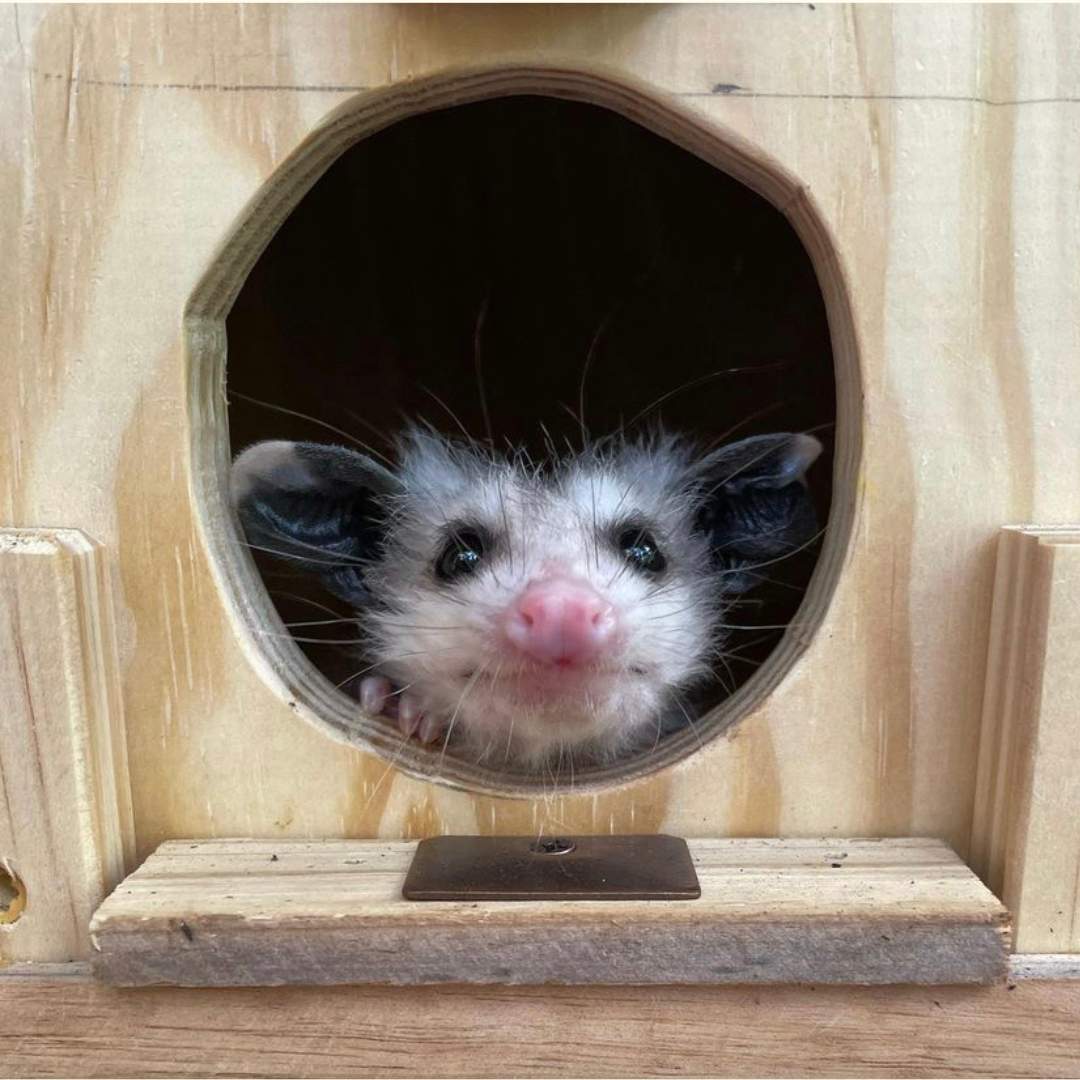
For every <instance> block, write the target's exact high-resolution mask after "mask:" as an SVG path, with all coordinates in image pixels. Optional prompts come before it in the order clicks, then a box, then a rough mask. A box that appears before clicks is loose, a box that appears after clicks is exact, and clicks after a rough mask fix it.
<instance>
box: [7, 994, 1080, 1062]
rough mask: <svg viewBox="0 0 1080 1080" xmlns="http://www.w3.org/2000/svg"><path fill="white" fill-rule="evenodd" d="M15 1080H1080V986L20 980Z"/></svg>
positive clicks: (10, 1057) (12, 1021) (15, 997)
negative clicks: (235, 984)
mask: <svg viewBox="0 0 1080 1080" xmlns="http://www.w3.org/2000/svg"><path fill="white" fill-rule="evenodd" d="M0 1044H2V1045H3V1048H4V1051H3V1065H4V1072H5V1075H7V1076H13V1077H24V1076H25V1077H31V1076H33V1077H50V1076H71V1077H84V1076H135V1077H145V1076H176V1077H183V1076H269V1077H278V1076H280V1077H296V1076H302V1077H303V1076H311V1077H328V1076H335V1077H336V1076H363V1077H366V1076H372V1077H385V1076H395V1075H401V1076H422V1077H428V1076H431V1077H461V1076H477V1077H489V1076H490V1077H519V1076H520V1077H549V1076H550V1077H582V1076H588V1077H592V1076H596V1077H607V1076H611V1077H625V1076H635V1077H637V1076H641V1077H646V1076H648V1077H651V1076H671V1075H679V1076H724V1077H740V1076H746V1077H773V1076H776V1077H781V1076H798V1077H817V1076H822V1077H839V1076H844V1077H847V1076H850V1077H905V1078H908V1077H955V1076H965V1077H976V1076H977V1077H1001V1076H1014V1077H1029V1076H1030V1077H1075V1076H1076V1075H1077V1072H1078V1071H1080V983H1075V982H1073V983H1049V982H1022V983H1019V984H1015V983H1010V984H1008V985H1007V986H1006V985H1002V986H994V987H951V986H940V987H908V986H888V987H870V988H866V987H830V986H799V987H727V986H713V987H688V986H670V987H665V988H663V989H658V988H657V987H647V986H638V987H632V986H626V987H603V986H592V987H562V988H558V989H553V988H550V987H482V988H481V987H410V988H405V987H386V986H377V987H337V988H332V989H331V988H325V987H282V988H278V989H269V990H253V989H237V990H205V989H191V990H179V989H144V990H115V989H112V988H110V987H104V986H92V985H71V984H66V985H65V984H60V985H56V984H54V985H49V984H44V985H27V984H22V985H13V984H12V985H5V984H4V982H3V980H2V978H0Z"/></svg>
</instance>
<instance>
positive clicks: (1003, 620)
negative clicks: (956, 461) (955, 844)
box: [971, 526, 1080, 953]
mask: <svg viewBox="0 0 1080 1080" xmlns="http://www.w3.org/2000/svg"><path fill="white" fill-rule="evenodd" d="M991 625H992V629H991V640H990V652H989V658H988V663H987V684H986V693H985V697H984V703H983V732H982V740H981V745H980V755H979V779H978V787H977V790H976V800H975V813H974V823H973V830H972V844H971V858H972V865H973V866H974V867H975V869H976V870H977V871H979V873H980V874H982V875H983V877H984V879H985V880H986V881H987V883H988V884H989V885H990V887H991V888H992V889H993V890H994V891H995V892H996V893H997V894H998V895H1000V896H1001V897H1002V898H1003V900H1004V901H1005V903H1006V904H1007V905H1008V907H1009V909H1010V910H1011V911H1012V913H1013V917H1014V919H1015V935H1016V936H1015V945H1016V949H1017V951H1019V952H1035V953H1038V952H1061V953H1067V952H1080V813H1078V812H1077V807H1078V806H1080V634H1078V632H1077V628H1078V627H1080V527H1077V526H1058V527H1036V526H1022V527H1016V528H1010V529H1005V530H1004V531H1003V533H1002V537H1001V543H1000V549H999V553H998V566H997V576H996V580H995V586H994V608H993V616H992V624H991Z"/></svg>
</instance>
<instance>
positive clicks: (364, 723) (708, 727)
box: [183, 64, 864, 799]
mask: <svg viewBox="0 0 1080 1080" xmlns="http://www.w3.org/2000/svg"><path fill="white" fill-rule="evenodd" d="M517 95H535V96H542V97H555V98H561V99H564V100H570V101H579V102H583V103H586V104H591V105H596V106H600V107H602V108H606V109H609V110H610V111H612V112H614V113H616V114H618V115H620V116H622V117H623V118H624V119H626V120H629V121H630V122H632V123H635V124H638V125H639V126H641V127H642V128H644V129H645V130H647V131H649V132H652V133H653V134H655V135H658V136H660V137H661V138H664V139H667V140H668V141H669V142H671V143H673V144H675V145H676V146H679V147H680V148H681V149H683V150H686V151H687V152H689V153H691V154H693V155H694V156H696V157H698V158H699V159H701V160H702V161H704V162H706V163H707V164H709V165H711V166H712V167H713V168H715V169H718V170H719V171H721V172H724V173H726V174H727V175H729V176H731V177H732V178H733V179H735V180H736V181H738V182H740V183H742V184H744V185H745V186H746V187H748V188H750V189H751V190H752V191H754V192H756V193H757V194H758V195H760V196H761V197H762V198H764V199H765V200H766V201H767V202H769V203H770V204H771V205H772V206H773V207H774V208H776V209H777V210H778V211H779V212H780V213H781V214H782V215H783V216H784V218H785V219H786V220H787V222H788V223H789V224H790V225H791V227H792V228H793V229H794V230H795V233H796V235H797V237H798V238H799V240H800V242H801V243H802V245H803V247H804V249H805V250H806V252H807V255H808V256H809V258H810V261H811V265H812V266H813V269H814V274H815V277H816V279H817V283H818V287H819V288H820V290H821V294H822V299H823V302H824V306H825V312H826V319H827V322H828V328H829V336H830V339H831V344H832V354H833V377H834V379H835V387H836V430H835V449H834V461H833V486H832V501H831V504H830V508H829V519H828V523H827V527H826V530H825V536H824V540H823V543H822V547H821V551H820V554H819V555H818V559H817V563H816V565H815V567H814V571H813V574H812V576H811V580H810V582H809V585H808V587H807V590H806V594H805V596H804V598H803V602H802V604H801V605H800V606H799V608H798V610H797V612H796V618H797V626H796V624H795V623H792V625H790V626H789V627H788V629H787V630H786V631H785V632H784V634H783V636H782V637H781V639H780V641H779V642H778V643H777V645H776V646H775V648H774V649H773V650H772V652H771V653H770V654H769V656H768V658H767V659H766V660H765V662H764V663H763V664H762V665H761V667H760V668H759V669H758V670H757V671H756V672H755V673H754V675H753V676H751V677H750V678H749V679H748V680H747V681H746V682H745V683H744V684H743V685H742V686H741V687H739V688H738V689H737V690H736V691H735V693H734V694H732V695H731V696H730V697H728V698H726V699H725V700H724V701H723V702H721V703H720V704H718V705H717V706H716V707H715V708H713V709H710V710H709V711H708V712H707V713H705V714H704V715H703V716H702V717H700V718H699V719H698V722H697V723H696V724H695V725H694V726H693V727H687V728H685V729H683V730H682V731H679V732H675V733H673V734H671V735H669V736H668V737H667V738H665V739H664V740H663V741H662V743H661V745H660V746H659V747H658V748H657V749H656V750H651V751H648V752H647V753H645V752H642V753H638V754H635V755H633V756H632V757H630V758H627V759H624V760H616V761H614V762H612V763H610V764H604V765H600V766H595V767H591V768H589V769H587V770H586V771H585V772H583V773H581V772H579V773H577V774H576V776H575V777H574V781H573V783H572V785H571V783H569V782H557V783H555V784H554V785H552V783H551V781H550V778H545V777H542V776H540V777H537V776H536V775H535V774H533V773H529V772H517V771H512V770H505V771H504V770H500V771H498V772H496V771H493V770H491V769H490V767H489V766H488V765H485V764H484V763H482V762H470V761H468V760H466V759H463V758H458V757H456V756H454V755H453V754H443V753H441V751H440V750H439V748H436V749H434V750H432V749H429V748H425V747H423V746H420V745H415V746H414V745H412V743H411V742H410V743H409V744H407V745H405V746H402V743H401V737H400V735H399V734H398V733H397V732H396V729H395V728H394V727H393V726H392V725H391V724H389V723H386V722H385V721H383V720H382V719H381V718H375V717H370V716H366V715H365V714H363V713H361V712H360V710H359V708H358V703H357V702H355V701H353V700H352V699H350V698H349V697H348V696H347V695H345V694H344V693H343V692H342V691H339V690H337V689H336V688H334V686H333V685H332V684H331V683H330V681H329V680H328V679H327V678H326V677H325V676H323V675H322V673H321V672H319V671H318V670H317V669H316V668H315V667H314V665H313V664H312V663H311V661H310V660H308V659H307V657H305V656H304V654H303V653H302V652H301V650H300V649H299V647H298V646H297V645H296V643H295V642H294V641H292V638H291V636H290V635H289V634H288V631H287V630H286V628H285V627H284V625H283V623H282V622H281V619H280V617H279V616H278V614H277V611H276V609H275V608H274V605H273V602H272V601H271V599H270V597H269V595H268V593H267V592H266V588H265V585H264V583H263V581H262V578H261V577H260V576H259V574H258V571H257V570H256V568H255V564H254V562H253V560H252V559H251V557H250V554H249V553H248V552H247V550H246V549H245V548H243V547H242V546H241V544H239V543H238V540H239V539H240V538H241V533H240V527H239V523H238V522H237V520H236V517H235V513H234V512H233V510H232V506H231V502H230V499H229V494H228V472H229V465H230V462H231V444H230V441H229V422H228V406H227V397H226V374H227V339H226V331H225V322H226V318H227V316H228V313H229V311H230V310H231V308H232V306H233V304H234V302H235V301H236V298H237V296H238V295H239V293H240V290H241V289H242V288H243V285H244V283H245V281H246V280H247V277H248V274H249V273H250V272H251V270H252V269H253V268H254V266H255V264H256V263H257V262H258V260H259V259H260V258H261V257H262V255H263V252H264V251H265V249H266V247H267V245H268V244H269V242H270V240H271V239H272V238H273V236H274V234H275V233H276V232H277V231H278V229H279V228H280V227H281V225H282V224H283V223H284V221H285V220H286V219H287V217H288V216H289V215H290V214H291V213H292V211H293V210H294V209H295V208H296V207H297V206H298V205H299V204H300V203H301V202H302V201H303V199H304V198H305V197H306V196H307V194H308V192H309V191H310V190H311V188H312V187H314V185H315V184H316V183H317V182H318V181H319V179H320V178H321V177H322V176H323V175H324V173H325V172H326V171H327V170H328V169H329V168H330V167H331V166H332V165H333V164H334V162H336V161H337V159H338V158H339V157H340V156H341V155H342V154H344V153H345V152H346V151H348V150H349V149H350V148H351V147H353V146H355V145H356V144H357V143H358V142H360V141H361V140H363V139H365V138H368V137H369V136H371V135H374V134H375V133H376V132H378V131H381V130H383V129H384V128H386V127H389V126H391V125H393V124H396V123H398V122H399V121H401V120H405V119H407V118H408V117H410V116H415V115H417V114H420V113H424V112H430V111H435V110H440V109H446V108H451V107H453V106H456V105H466V104H471V103H474V102H480V101H486V100H490V99H492V98H499V97H510V96H517ZM183 353H184V363H185V368H186V371H185V382H186V387H187V402H188V415H187V421H188V423H187V434H188V451H189V456H190V468H191V472H190V475H191V497H192V507H193V515H194V519H195V525H196V529H197V530H198V531H199V533H200V534H201V537H202V539H203V543H204V546H205V548H206V551H207V556H208V562H209V565H210V567H211V573H212V574H213V576H214V579H215V582H216V584H217V586H218V592H219V595H220V597H221V599H222V602H223V605H224V606H225V608H226V611H227V613H228V614H229V615H230V621H231V622H232V624H233V629H234V631H235V633H236V634H237V637H238V639H239V641H240V645H241V648H242V651H243V652H244V654H245V655H246V657H247V659H248V660H249V662H250V663H251V664H252V667H253V668H254V669H255V671H256V673H257V674H258V675H259V677H260V678H261V679H262V681H263V682H264V683H265V684H267V686H268V687H269V688H270V689H271V690H272V691H273V692H274V694H275V695H276V696H277V697H278V698H279V699H281V700H282V701H283V702H284V703H285V704H286V706H287V707H288V708H289V709H290V710H291V711H292V712H293V713H294V714H296V715H297V716H299V717H300V718H302V719H303V720H305V721H306V722H307V723H309V724H311V725H312V726H313V727H315V728H317V729H318V730H319V731H321V732H322V733H323V734H326V735H328V736H330V737H331V738H333V739H335V740H336V741H338V742H343V743H345V744H346V745H349V746H351V747H353V748H355V749H358V750H361V751H362V752H364V753H367V754H372V755H374V756H375V757H377V758H379V759H380V760H382V761H383V762H385V763H386V764H388V765H391V766H392V767H393V768H395V769H397V770H398V771H400V772H401V773H404V774H405V775H407V776H410V777H413V778H415V779H419V780H425V781H428V782H431V783H437V784H439V785H441V786H444V787H450V788H454V789H460V790H465V791H468V792H470V793H474V794H479V795H487V796H496V797H509V798H517V799H532V798H535V797H536V796H537V795H538V794H544V795H545V796H547V797H550V796H551V795H553V794H555V795H561V794H571V793H574V794H581V793H590V792H594V791H598V790H605V789H611V788H613V787H616V786H619V785H627V784H630V783H632V782H634V781H638V780H641V779H647V778H649V777H653V776H657V775H658V774H661V773H663V772H664V771H666V770H668V769H670V768H673V767H676V766H678V765H680V764H683V763H685V762H686V761H687V760H688V759H689V758H690V757H691V755H694V754H695V752H696V751H699V750H705V749H707V748H708V747H709V745H710V744H712V743H714V742H715V741H716V740H717V739H718V738H720V737H721V736H722V735H724V734H725V733H726V732H729V731H730V730H731V729H733V728H734V727H735V726H736V725H738V724H739V723H741V722H743V721H745V720H747V719H749V717H750V716H752V715H753V714H754V712H755V711H756V710H757V709H759V708H760V707H761V706H763V705H764V704H765V703H766V701H767V699H768V698H769V697H770V696H771V695H772V693H773V692H774V691H775V690H776V689H777V688H778V686H779V685H780V683H781V682H782V681H783V680H784V679H785V678H787V677H788V675H789V674H790V673H791V672H792V670H793V669H794V668H795V666H796V664H797V662H798V661H799V659H800V658H801V657H802V656H803V654H804V653H805V652H806V650H807V649H808V647H809V645H810V643H811V642H812V641H813V639H814V637H815V636H816V634H817V632H818V630H819V629H820V627H821V625H822V624H823V622H824V621H825V619H826V617H827V615H828V612H829V609H830V608H831V606H832V604H833V602H834V600H835V597H836V594H837V591H838V587H839V585H840V578H841V575H842V571H843V567H844V565H845V564H846V563H847V561H848V557H849V554H850V552H851V550H852V547H853V544H854V540H855V536H856V532H857V530H856V525H857V519H858V516H859V510H860V502H861V499H860V489H859V484H858V476H859V473H860V468H861V463H862V444H863V423H864V416H863V372H862V361H861V355H860V344H859V338H858V334H857V331H856V327H855V319H854V312H853V308H852V303H851V293H850V288H849V284H848V277H847V274H846V272H845V269H844V265H843V262H842V260H841V257H840V253H839V248H838V245H837V244H836V242H835V240H834V237H833V234H832V231H831V230H830V228H829V226H828V224H827V222H826V221H825V218H824V215H823V214H822V212H821V211H820V210H819V208H818V206H817V204H816V202H815V200H814V198H813V196H812V194H811V192H810V190H809V188H808V187H807V186H806V185H805V184H804V183H802V182H801V181H800V180H799V179H798V178H797V177H796V176H794V175H793V174H792V173H791V172H789V171H788V169H787V168H786V167H785V166H783V165H781V164H780V163H779V162H778V161H776V160H775V159H773V158H772V157H771V156H770V155H769V154H768V153H766V152H765V151H764V150H762V149H761V148H759V147H757V146H756V145H754V144H753V143H751V142H750V141H749V140H747V139H745V138H744V137H743V136H741V135H739V134H738V133H736V132H734V131H732V130H730V129H728V128H727V127H725V126H724V125H723V124H722V123H720V122H718V121H716V120H714V119H713V118H711V117H709V116H707V115H705V114H703V113H702V112H700V111H697V110H692V109H691V108H689V107H688V106H686V105H684V104H683V103H682V102H680V101H679V100H678V98H677V96H676V95H673V94H671V93H670V92H667V91H664V90H662V89H660V88H657V87H654V86H651V85H649V84H646V83H644V82H641V81H638V80H634V79H632V78H629V77H627V76H626V75H624V74H619V75H615V74H612V73H610V72H604V71H600V70H597V69H587V68H583V67H577V66H562V65H542V66H541V65H536V66H533V65H505V64H499V65H483V66H476V67H472V68H468V69H460V70H455V71H453V72H441V73H437V74H432V75H428V76H425V77H422V78H417V79H416V80H413V81H410V82H408V83H397V84H393V85H389V86H385V87H380V88H377V89H373V90H370V91H367V92H363V93H360V94H357V95H356V96H355V97H353V98H351V99H349V100H348V101H346V102H344V103H343V104H342V105H340V106H338V108H336V109H335V110H333V111H332V112H331V113H330V114H329V116H327V117H326V118H325V119H324V120H323V121H322V122H321V123H320V124H319V125H317V126H316V128H315V129H313V130H312V131H311V132H310V133H309V134H308V136H307V137H306V138H305V139H304V140H303V141H302V142H301V143H300V144H299V145H298V146H297V147H296V148H295V149H294V150H293V151H292V153H291V154H289V156H288V157H287V158H286V159H285V160H284V161H283V162H282V163H281V165H280V166H279V167H278V168H277V169H276V170H275V171H274V173H273V174H272V175H271V176H270V177H269V178H268V179H267V180H266V181H265V182H264V183H263V185H262V186H261V187H260V188H259V190H258V191H257V192H256V193H255V195H254V196H253V198H252V199H251V200H250V201H249V203H248V204H247V206H246V207H245V208H244V210H243V211H242V212H241V213H240V215H239V218H238V220H237V221H236V222H235V223H234V225H233V227H232V228H231V230H230V231H229V233H228V234H227V236H226V238H225V239H224V241H223V242H222V244H221V245H220V246H219V248H218V250H217V252H216V254H215V257H214V259H213V261H212V263H211V265H210V267H209V268H208V269H207V271H206V272H205V273H204V275H203V277H202V279H201V280H200V281H199V283H198V284H197V285H196V287H195V289H194V290H193V292H192V294H191V296H190V298H189V300H188V303H187V305H186V307H185V309H184V314H183ZM436 768H437V769H438V772H437V773H436Z"/></svg>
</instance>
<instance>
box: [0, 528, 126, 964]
mask: <svg viewBox="0 0 1080 1080" xmlns="http://www.w3.org/2000/svg"><path fill="white" fill-rule="evenodd" d="M102 569H103V568H102V560H101V558H100V549H99V548H97V547H96V546H95V545H94V544H93V543H92V542H91V541H89V540H88V539H87V538H86V537H85V536H83V535H82V534H80V533H77V532H72V531H67V530H62V529H58V530H55V531H48V530H17V529H5V530H0V676H2V678H0V685H2V686H3V688H4V693H3V702H2V706H3V708H2V715H0V868H3V869H6V871H7V873H8V874H9V875H11V878H12V879H15V880H17V881H18V883H19V887H18V892H19V893H20V896H19V905H18V907H19V908H20V909H21V910H17V909H16V908H15V907H14V906H11V907H10V910H9V911H8V918H9V919H12V921H4V920H3V919H0V966H2V965H3V964H4V963H5V962H10V961H14V960H30V961H33V960H75V959H79V958H85V957H87V956H89V952H90V941H89V936H88V933H87V930H88V925H89V921H90V915H91V914H92V913H93V911H94V909H95V908H96V907H97V905H98V904H99V903H100V902H101V900H102V898H103V897H104V896H105V894H106V893H108V892H109V891H110V890H111V889H112V888H113V886H114V885H116V884H117V882H118V881H119V880H120V878H121V877H122V876H123V874H124V872H125V869H127V868H130V867H131V865H132V863H133V856H134V842H133V841H134V837H133V835H132V830H131V807H130V796H129V793H128V792H127V790H126V784H127V764H126V761H125V760H124V730H123V724H122V713H121V708H120V696H119V671H118V669H117V666H116V646H115V641H114V640H113V620H112V613H111V611H110V610H109V593H108V590H107V587H106V585H105V582H104V580H103V578H102ZM15 915H17V916H18V917H17V918H12V917H13V916H15Z"/></svg>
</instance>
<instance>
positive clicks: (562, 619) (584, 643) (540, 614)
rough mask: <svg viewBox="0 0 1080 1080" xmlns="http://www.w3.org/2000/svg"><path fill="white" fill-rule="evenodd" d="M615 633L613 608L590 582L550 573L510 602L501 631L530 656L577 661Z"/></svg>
mask: <svg viewBox="0 0 1080 1080" xmlns="http://www.w3.org/2000/svg"><path fill="white" fill-rule="evenodd" d="M614 634H615V612H614V611H613V609H612V607H611V605H610V604H609V603H608V602H607V601H606V600H605V599H604V598H603V597H602V596H600V595H599V593H597V592H596V590H595V589H593V588H592V587H591V586H590V585H587V584H585V583H583V582H575V581H567V580H566V579H564V578H550V579H548V580H547V581H540V582H537V583H536V584H535V585H530V586H529V587H528V588H527V589H526V590H525V592H523V593H522V594H521V596H520V597H518V600H517V602H516V603H515V604H514V605H513V606H512V607H511V609H510V613H509V616H508V618H507V620H506V636H507V637H508V638H509V639H510V641H511V642H512V643H513V644H514V645H516V646H517V648H519V649H520V650H521V651H522V652H523V653H526V654H528V655H529V656H531V657H532V658H533V659H534V660H540V661H543V662H544V663H547V664H555V665H557V666H558V667H571V666H573V665H574V664H582V663H585V662H586V661H588V660H591V659H592V658H593V657H595V656H596V655H597V653H599V652H600V650H601V649H602V648H603V647H604V646H605V645H606V644H607V643H608V642H609V641H610V640H611V639H612V637H613V636H614Z"/></svg>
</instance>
